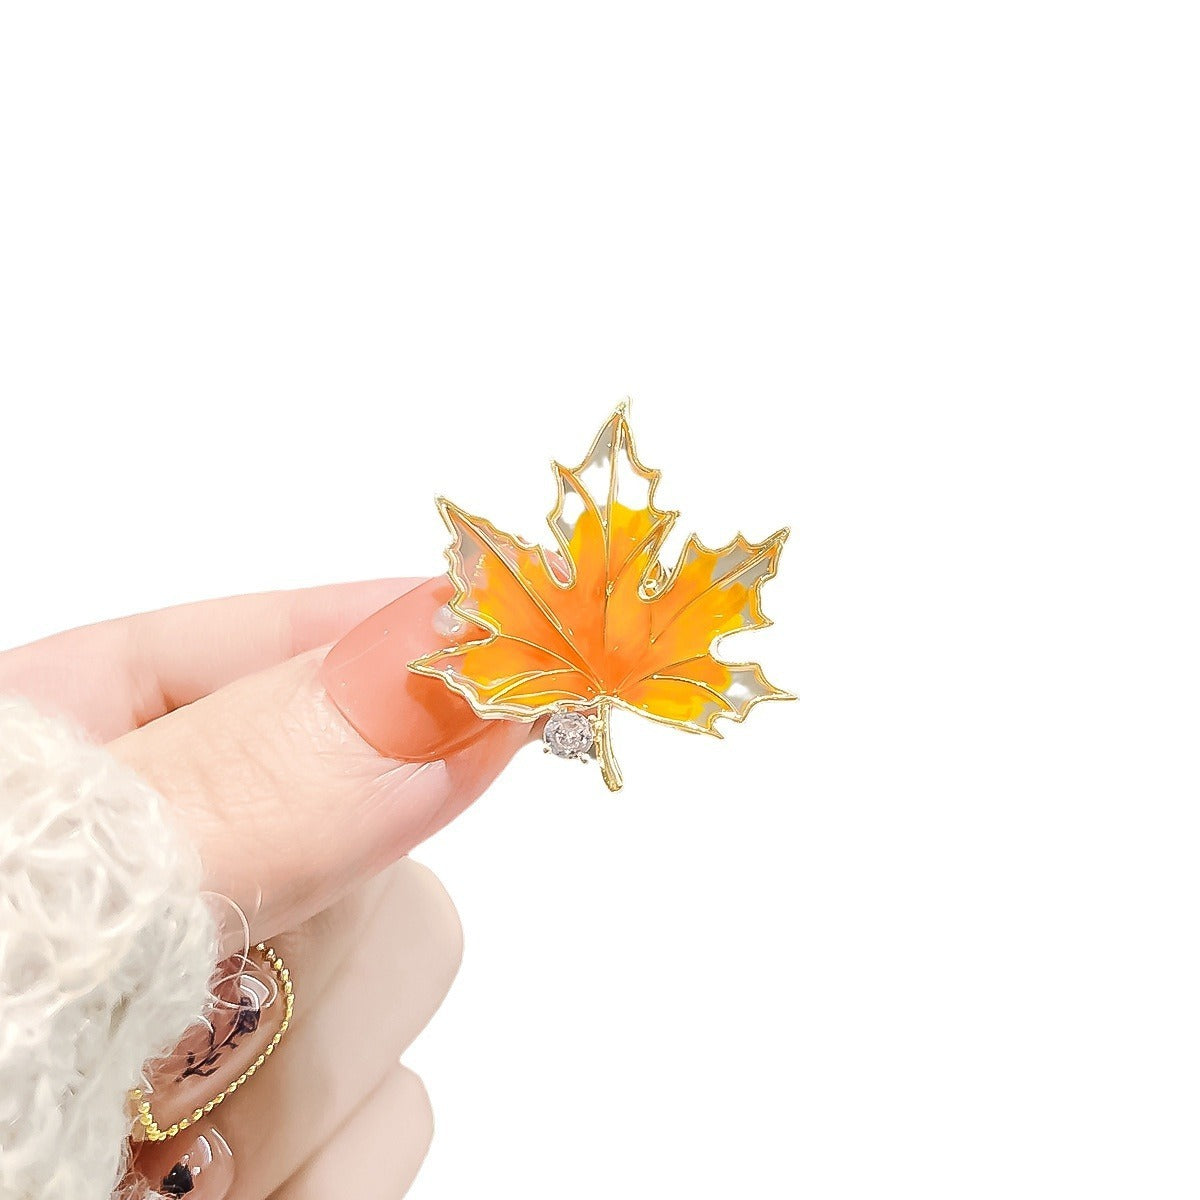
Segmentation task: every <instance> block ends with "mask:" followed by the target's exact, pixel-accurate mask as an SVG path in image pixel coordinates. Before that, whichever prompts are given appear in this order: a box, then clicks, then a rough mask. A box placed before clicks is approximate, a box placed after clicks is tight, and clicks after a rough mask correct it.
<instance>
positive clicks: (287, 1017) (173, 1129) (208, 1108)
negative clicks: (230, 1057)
mask: <svg viewBox="0 0 1200 1200" xmlns="http://www.w3.org/2000/svg"><path fill="white" fill-rule="evenodd" d="M254 948H255V949H256V950H259V951H261V952H262V953H263V954H264V955H265V956H266V960H267V963H268V965H269V966H270V968H271V970H272V971H274V972H275V976H276V978H277V979H278V980H279V988H280V991H281V992H282V993H283V1021H282V1022H281V1024H280V1026H279V1028H278V1029H277V1030H276V1031H275V1036H274V1037H273V1038H272V1039H271V1044H270V1045H269V1046H267V1047H266V1049H265V1050H263V1052H262V1053H261V1054H260V1055H259V1056H258V1057H257V1058H256V1059H255V1060H254V1061H253V1062H252V1063H251V1064H250V1065H249V1066H248V1067H247V1068H246V1069H245V1071H243V1072H242V1073H241V1075H239V1076H238V1077H237V1078H236V1079H235V1080H234V1081H233V1082H232V1083H231V1084H229V1085H228V1086H227V1087H226V1088H225V1090H224V1091H223V1092H219V1093H218V1094H217V1095H215V1096H214V1097H213V1098H212V1099H211V1100H210V1101H209V1102H208V1103H207V1104H205V1105H202V1106H201V1107H200V1108H198V1109H196V1111H195V1112H193V1113H192V1115H191V1116H189V1117H184V1118H183V1120H181V1121H179V1122H178V1123H177V1124H175V1125H169V1126H168V1127H167V1128H165V1129H164V1128H162V1127H161V1126H160V1125H159V1123H158V1121H157V1120H156V1119H155V1116H154V1113H153V1112H151V1110H150V1101H149V1100H147V1099H146V1098H145V1093H144V1092H143V1091H142V1089H141V1088H134V1089H133V1090H132V1091H131V1092H130V1093H129V1098H130V1100H132V1101H133V1103H134V1105H135V1106H136V1110H137V1121H138V1124H140V1125H141V1126H142V1136H143V1137H144V1138H145V1140H146V1141H148V1142H165V1141H166V1140H167V1139H168V1138H173V1137H174V1136H175V1135H176V1134H177V1133H182V1132H183V1131H184V1130H185V1129H187V1127H188V1126H189V1125H194V1124H195V1123H196V1122H197V1121H199V1120H200V1118H201V1117H203V1116H206V1115H207V1114H208V1113H210V1112H212V1110H213V1109H214V1108H216V1107H217V1105H218V1104H221V1103H222V1102H223V1101H224V1100H225V1099H227V1098H228V1097H229V1096H232V1095H233V1093H234V1092H236V1091H237V1090H238V1088H240V1087H241V1086H242V1084H243V1083H245V1082H246V1080H247V1079H249V1078H250V1076H251V1075H253V1074H254V1072H255V1071H257V1070H258V1068H259V1067H261V1066H262V1065H263V1063H265V1062H266V1061H267V1059H268V1058H270V1057H271V1055H272V1054H273V1053H274V1052H275V1047H276V1046H278V1045H279V1043H280V1041H281V1040H282V1039H283V1035H284V1034H285V1033H287V1031H288V1026H289V1025H290V1024H291V1023H292V1007H293V1005H294V1003H295V999H294V996H293V994H292V976H291V972H290V971H288V969H287V967H286V966H284V964H283V959H282V958H280V957H279V955H278V954H276V953H275V951H274V950H272V949H270V948H269V947H268V946H265V945H264V944H263V943H262V942H259V943H258V945H257V946H255V947H254Z"/></svg>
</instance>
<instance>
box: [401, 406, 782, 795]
mask: <svg viewBox="0 0 1200 1200" xmlns="http://www.w3.org/2000/svg"><path fill="white" fill-rule="evenodd" d="M554 470H555V474H556V475H557V478H558V501H557V503H556V504H555V506H554V509H553V511H552V512H551V513H550V516H549V524H550V528H551V530H552V531H553V533H554V536H555V539H556V540H557V543H558V552H557V554H554V555H551V554H548V553H547V552H546V551H545V550H543V549H541V548H539V547H536V546H531V545H529V544H528V543H526V542H523V541H521V540H520V539H518V538H515V537H512V536H511V535H509V534H506V533H503V532H502V531H500V530H499V529H497V528H496V527H495V526H494V525H492V524H491V523H490V522H488V521H485V520H483V519H482V518H479V517H473V516H471V515H470V514H469V513H466V512H464V511H463V510H462V509H460V508H458V507H457V506H455V505H453V504H451V503H449V502H448V501H445V500H443V501H441V502H440V507H441V511H442V516H443V518H444V519H445V521H446V524H447V525H448V526H449V528H450V531H451V533H452V534H453V535H454V541H453V543H452V545H451V546H450V548H449V550H448V551H447V552H446V553H447V558H448V559H449V561H450V577H451V579H452V580H453V581H454V583H455V585H456V589H457V590H456V593H455V596H454V599H453V601H452V602H451V605H450V607H451V608H452V609H453V611H454V612H455V614H456V615H457V616H458V617H459V618H460V619H461V620H463V621H464V622H466V623H467V626H468V628H467V632H465V633H464V634H462V635H461V637H462V640H461V641H460V642H459V644H458V645H455V646H451V647H449V648H447V649H444V650H437V651H434V652H433V653H432V654H427V655H426V656H425V657H423V658H420V659H418V660H417V661H416V662H414V663H413V664H412V669H413V670H414V671H418V672H420V673H422V674H425V675H434V676H437V677H439V678H441V679H443V680H444V681H445V682H446V684H447V686H449V687H451V688H453V689H454V690H455V691H456V692H459V693H460V694H461V695H463V696H465V697H466V698H467V699H468V700H469V701H470V703H471V705H472V707H474V709H475V710H476V712H478V713H479V714H480V715H481V716H485V717H512V718H516V719H518V720H533V719H535V718H536V717H539V716H541V715H543V714H545V713H548V712H555V711H562V710H581V711H583V712H585V713H589V714H592V713H594V714H595V720H594V729H595V741H596V752H597V754H598V756H599V758H600V762H601V767H602V769H603V771H604V777H605V781H606V782H607V783H608V785H609V787H611V788H613V789H614V790H615V789H616V788H618V787H620V773H619V771H618V770H617V766H616V762H615V760H614V759H613V758H612V747H611V740H610V734H609V728H608V718H609V713H610V711H611V709H612V707H613V706H619V707H622V708H626V709H629V710H631V711H633V712H637V713H641V714H642V715H643V716H647V717H650V718H652V719H653V720H656V721H661V722H663V723H665V724H668V725H675V726H677V727H678V728H680V729H687V730H691V731H693V732H698V733H710V734H714V735H715V736H717V737H720V736H721V735H720V732H719V730H717V729H716V728H715V727H714V726H715V723H716V721H718V720H719V719H720V718H722V717H725V718H728V719H730V720H733V721H742V720H744V719H745V717H746V714H747V713H748V712H749V711H750V709H751V707H753V705H755V704H757V703H758V702H759V701H760V700H778V699H787V698H788V696H787V693H785V692H781V691H780V690H779V689H778V688H775V687H774V686H772V685H771V684H770V683H768V682H767V680H766V678H765V677H764V675H763V673H762V669H761V668H760V667H759V666H758V665H757V664H755V663H725V662H722V661H721V660H720V659H718V658H716V657H715V655H714V654H713V649H714V647H715V645H716V643H717V642H718V641H719V640H720V639H721V638H723V637H725V636H726V635H728V634H731V633H738V632H740V631H742V630H745V629H761V628H763V627H765V626H767V625H769V624H770V622H769V621H768V620H767V618H766V617H765V616H764V615H763V612H762V607H761V601H760V595H759V593H760V591H761V589H762V585H763V583H764V582H765V581H766V580H768V579H770V578H771V577H772V576H773V575H774V574H775V571H776V569H777V567H778V563H779V554H780V551H781V550H782V547H783V543H784V541H785V540H786V538H787V530H786V529H781V530H780V531H779V532H778V533H775V534H773V535H772V536H771V537H769V538H767V539H766V540H765V541H763V542H749V541H747V540H746V539H745V538H743V537H741V536H739V537H736V538H734V540H733V541H732V542H730V543H729V544H728V545H727V546H722V547H720V548H719V549H716V550H710V549H709V548H708V547H707V546H705V545H703V544H702V543H701V542H700V541H699V540H698V539H697V538H695V537H692V538H689V539H688V541H687V543H686V545H685V546H684V548H683V552H682V554H681V556H680V559H679V562H678V564H677V565H676V566H675V567H674V569H673V570H671V571H666V570H665V569H664V568H663V565H662V563H661V562H660V560H659V554H660V551H661V549H662V545H663V541H664V540H665V538H666V537H667V534H668V533H669V532H670V530H671V527H672V526H673V525H674V522H675V518H676V517H677V516H678V514H677V513H674V512H669V511H666V510H664V509H660V508H657V507H656V506H655V504H654V492H655V489H656V487H657V485H658V480H659V476H660V472H658V471H653V470H648V469H647V468H646V467H644V466H643V465H642V464H641V462H639V461H638V457H637V453H636V451H635V450H634V446H633V439H632V437H631V436H630V432H629V425H628V422H627V419H626V414H625V410H624V407H623V406H622V407H621V408H619V409H618V410H617V411H616V412H615V413H614V414H613V416H612V418H611V419H610V420H609V421H608V422H607V423H606V424H605V425H604V427H603V428H602V429H601V430H600V432H599V434H598V435H597V437H596V440H595V441H594V442H593V444H592V448H591V450H590V451H589V452H588V455H587V457H586V458H585V459H584V460H583V462H582V463H580V464H579V466H577V467H573V468H567V467H563V466H561V465H559V464H557V463H556V464H555V467H554Z"/></svg>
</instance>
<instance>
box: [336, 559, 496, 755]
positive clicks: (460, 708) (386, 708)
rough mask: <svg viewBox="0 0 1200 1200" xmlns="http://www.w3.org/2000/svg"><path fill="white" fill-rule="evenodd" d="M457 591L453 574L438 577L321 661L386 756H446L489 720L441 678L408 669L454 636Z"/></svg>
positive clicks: (347, 710)
mask: <svg viewBox="0 0 1200 1200" xmlns="http://www.w3.org/2000/svg"><path fill="white" fill-rule="evenodd" d="M453 595H454V587H453V585H452V584H451V583H450V581H449V580H448V579H446V578H444V577H443V578H440V579H431V580H430V581H429V582H428V583H425V584H422V585H421V586H420V587H418V588H415V589H414V590H413V591H411V592H407V593H406V594H405V595H403V596H401V597H400V598H399V599H397V600H393V601H392V603H391V604H389V605H387V606H386V607H385V608H381V609H380V610H379V611H378V612H377V613H375V614H374V615H373V616H370V617H368V618H367V619H366V620H365V621H363V623H362V624H361V625H358V626H356V627H355V628H354V629H352V630H351V631H350V632H349V633H348V634H346V636H345V637H344V638H342V640H341V641H340V642H338V643H337V644H336V645H335V646H334V647H333V649H331V650H330V651H329V654H328V655H327V656H326V658H325V662H324V663H323V664H322V666H321V682H322V683H323V684H324V686H325V690H326V691H327V692H328V693H329V698H330V699H331V700H332V701H333V703H334V704H335V705H336V706H337V708H338V710H339V711H340V712H341V714H342V715H343V716H344V717H345V718H346V720H347V721H349V722H350V724H351V725H353V726H354V728H355V729H356V730H357V731H358V733H359V735H360V736H361V737H362V738H363V740H364V741H366V742H368V743H369V744H370V745H371V746H373V747H374V748H375V749H376V750H378V751H379V753H380V754H382V755H384V756H385V757H386V758H396V759H400V760H402V761H405V762H419V761H424V760H426V759H434V758H442V757H444V756H445V755H447V754H449V753H450V752H451V751H453V750H457V749H459V748H460V747H462V746H464V745H466V744H467V743H468V742H470V741H473V740H474V739H475V738H476V737H478V736H479V735H480V734H481V733H482V732H483V731H484V729H485V728H486V725H487V722H486V721H483V720H482V719H480V718H479V717H477V716H476V715H475V713H474V711H473V710H472V709H471V706H470V705H469V704H468V703H467V702H466V701H465V700H464V699H463V698H462V697H461V696H459V695H456V694H455V693H454V692H452V691H451V690H450V689H449V688H448V687H446V685H445V684H444V683H442V681H441V680H440V679H432V678H430V677H429V676H426V675H418V674H417V673H416V672H415V671H410V670H409V669H408V664H409V663H410V662H412V660H413V659H414V658H419V657H420V656H421V655H422V654H427V653H428V652H429V651H431V650H436V649H437V648H438V647H439V646H448V645H451V644H452V642H453V637H454V634H455V632H456V631H455V630H454V629H453V628H451V627H450V626H449V625H448V624H447V622H448V621H452V620H453V614H452V613H450V612H449V610H448V609H446V608H445V605H446V602H447V601H448V600H449V599H450V598H451V596H453Z"/></svg>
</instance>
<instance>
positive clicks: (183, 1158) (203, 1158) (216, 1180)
mask: <svg viewBox="0 0 1200 1200" xmlns="http://www.w3.org/2000/svg"><path fill="white" fill-rule="evenodd" d="M179 1141H180V1142H184V1141H185V1139H184V1138H182V1137H180V1138H179ZM149 1182H150V1185H151V1187H153V1188H154V1190H155V1191H157V1192H159V1193H160V1194H161V1195H163V1196H187V1197H188V1200H224V1197H225V1196H227V1195H228V1194H229V1189H230V1188H231V1187H232V1186H233V1154H232V1153H231V1152H230V1149H229V1146H228V1144H227V1143H226V1141H225V1139H224V1138H223V1137H222V1136H221V1135H220V1134H219V1133H218V1132H217V1131H216V1130H215V1129H209V1130H207V1131H206V1132H205V1133H202V1134H200V1135H198V1136H197V1137H194V1138H192V1139H191V1140H190V1141H188V1142H186V1143H185V1145H184V1146H183V1147H182V1148H181V1149H180V1151H178V1152H175V1153H173V1155H172V1161H171V1163H170V1165H169V1166H167V1167H166V1168H165V1169H164V1170H163V1175H162V1178H161V1179H158V1178H153V1179H150V1180H149Z"/></svg>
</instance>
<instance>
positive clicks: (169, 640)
mask: <svg viewBox="0 0 1200 1200" xmlns="http://www.w3.org/2000/svg"><path fill="white" fill-rule="evenodd" d="M420 582H421V581H420V580H417V579H375V580H370V581H367V582H363V583H336V584H330V585H328V586H326V587H315V588H303V589H301V590H299V591H292V592H265V593H262V594H260V595H252V596H232V597H230V598H228V599H224V600H204V601H201V602H200V603H197V604H184V605H180V606H178V607H175V608H164V609H161V610H159V611H158V612H150V613H143V614H141V615H140V616H136V617H124V618H121V619H120V620H115V621H104V622H101V623H100V624H98V625H87V626H84V627H83V628H81V629H72V630H69V631H68V632H66V633H59V634H55V635H54V636H53V637H48V638H43V639H42V640H41V641H38V642H31V643H30V644H29V645H27V646H18V647H17V648H16V649H15V650H8V651H5V652H4V653H3V654H0V692H5V691H8V692H16V693H18V694H19V695H23V696H26V697H28V698H29V699H30V700H32V701H33V702H34V703H35V704H38V705H40V706H41V707H43V708H45V709H47V710H49V711H53V712H58V713H62V714H65V715H68V716H72V717H74V718H75V720H77V721H78V722H80V723H81V724H82V725H83V726H84V727H85V728H86V729H88V730H89V732H91V733H92V735H93V736H95V737H97V738H99V739H100V740H102V741H109V740H111V739H112V738H115V737H118V736H120V735H121V734H123V733H126V732H127V731H128V730H130V729H136V728H137V727H138V726H140V725H144V724H146V722H148V721H152V720H154V719H155V718H156V717H159V716H162V715H163V714H164V713H167V712H170V711H172V710H173V709H175V708H179V707H181V706H182V705H184V704H190V703H191V702H192V701H193V700H196V699H197V698H199V697H200V696H206V695H208V694H209V693H210V692H214V691H216V690H217V689H218V688H220V687H222V686H224V685H225V684H226V683H229V682H231V681H232V680H234V679H239V678H241V676H243V675H248V674H250V673H251V672H253V671H259V670H262V669H263V668H265V667H269V666H271V665H273V664H275V663H278V662H282V661H283V660H285V659H288V658H291V657H292V656H293V655H296V654H299V653H301V652H302V651H305V650H310V649H312V648H313V647H315V646H322V645H325V644H326V643H328V642H332V641H334V640H335V639H337V638H340V637H341V636H342V635H343V634H344V633H345V632H346V631H347V630H348V629H350V628H352V627H353V626H354V625H355V624H357V623H358V622H361V621H362V620H363V619H364V618H365V617H366V616H368V615H369V614H370V613H373V612H375V611H376V610H377V609H379V608H381V607H383V606H384V605H386V604H387V603H388V601H390V600H394V599H395V598H396V597H397V596H400V595H402V594H403V593H404V592H407V591H410V590H411V589H412V588H413V587H415V586H416V585H417V584H418V583H420Z"/></svg>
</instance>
